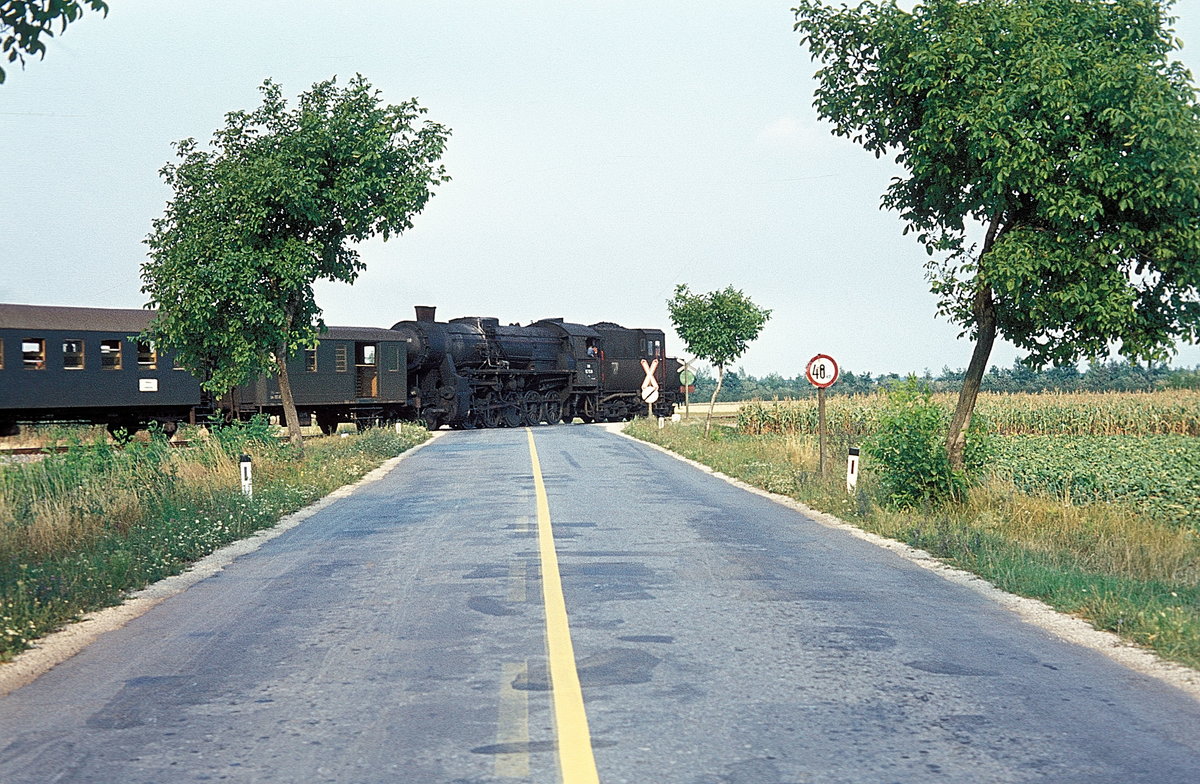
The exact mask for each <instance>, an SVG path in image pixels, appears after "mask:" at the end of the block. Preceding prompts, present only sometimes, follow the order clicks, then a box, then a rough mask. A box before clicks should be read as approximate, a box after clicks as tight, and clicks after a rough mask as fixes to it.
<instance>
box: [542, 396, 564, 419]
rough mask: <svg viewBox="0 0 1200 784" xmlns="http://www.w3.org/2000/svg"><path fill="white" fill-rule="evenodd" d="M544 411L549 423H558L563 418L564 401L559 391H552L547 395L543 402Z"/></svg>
mask: <svg viewBox="0 0 1200 784" xmlns="http://www.w3.org/2000/svg"><path fill="white" fill-rule="evenodd" d="M542 411H543V412H544V413H545V417H546V424H547V425H557V424H558V423H559V422H561V421H562V418H563V406H562V401H561V400H559V399H558V393H556V392H550V393H548V394H547V395H546V400H545V402H544V403H543V404H542Z"/></svg>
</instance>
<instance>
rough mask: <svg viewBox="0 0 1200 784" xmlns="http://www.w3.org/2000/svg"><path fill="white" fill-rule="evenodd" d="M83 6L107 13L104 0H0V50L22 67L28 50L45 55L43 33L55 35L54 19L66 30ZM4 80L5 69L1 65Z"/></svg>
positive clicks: (31, 53)
mask: <svg viewBox="0 0 1200 784" xmlns="http://www.w3.org/2000/svg"><path fill="white" fill-rule="evenodd" d="M85 6H86V7H87V8H91V9H92V10H93V11H101V12H103V13H104V15H105V16H107V15H108V4H107V3H105V2H103V0H0V53H2V54H3V56H4V59H5V61H6V62H10V63H20V65H21V67H22V68H23V67H25V55H27V54H28V55H37V56H39V57H45V56H46V43H45V42H44V41H43V40H42V38H43V36H45V37H47V38H52V37H54V26H55V23H57V24H58V31H59V32H60V33H61V32H62V31H64V30H66V29H67V25H68V24H69V23H70V22H74V21H75V20H76V19H78V18H79V17H80V16H82V15H83V11H84V8H85ZM3 82H4V69H3V68H0V83H3Z"/></svg>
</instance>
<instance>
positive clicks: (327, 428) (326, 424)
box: [317, 414, 339, 436]
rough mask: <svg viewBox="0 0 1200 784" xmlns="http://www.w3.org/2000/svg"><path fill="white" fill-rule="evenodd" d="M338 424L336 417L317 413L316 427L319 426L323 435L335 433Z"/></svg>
mask: <svg viewBox="0 0 1200 784" xmlns="http://www.w3.org/2000/svg"><path fill="white" fill-rule="evenodd" d="M338 424H339V423H338V421H337V417H333V416H323V415H321V414H317V427H319V428H321V433H323V434H324V435H327V436H331V435H333V434H334V433H336V432H337V429H338Z"/></svg>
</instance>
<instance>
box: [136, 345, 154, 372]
mask: <svg viewBox="0 0 1200 784" xmlns="http://www.w3.org/2000/svg"><path fill="white" fill-rule="evenodd" d="M137 352H138V370H154V369H155V368H157V367H158V352H157V351H155V350H154V344H153V343H147V342H145V341H141V340H139V341H138V344H137Z"/></svg>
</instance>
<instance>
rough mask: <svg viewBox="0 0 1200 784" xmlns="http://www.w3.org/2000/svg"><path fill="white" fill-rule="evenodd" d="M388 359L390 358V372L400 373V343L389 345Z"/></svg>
mask: <svg viewBox="0 0 1200 784" xmlns="http://www.w3.org/2000/svg"><path fill="white" fill-rule="evenodd" d="M388 359H389V360H390V361H389V363H388V372H389V373H399V372H400V346H399V345H398V344H394V343H393V344H391V345H389V346H388Z"/></svg>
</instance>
